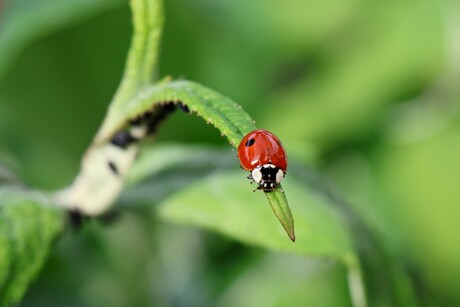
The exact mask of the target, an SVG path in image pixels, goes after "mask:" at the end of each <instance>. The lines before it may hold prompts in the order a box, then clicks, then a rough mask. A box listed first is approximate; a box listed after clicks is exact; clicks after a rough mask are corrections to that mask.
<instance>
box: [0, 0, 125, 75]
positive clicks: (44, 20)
mask: <svg viewBox="0 0 460 307" xmlns="http://www.w3.org/2000/svg"><path fill="white" fill-rule="evenodd" d="M123 3H124V1H122V0H98V1H92V0H66V1H59V0H33V1H30V0H6V2H5V3H4V4H3V7H0V17H1V18H0V79H1V78H2V76H3V74H4V73H5V72H6V70H7V69H8V67H9V65H11V63H12V62H13V60H14V57H15V56H17V55H18V54H19V53H20V51H21V50H22V49H23V48H24V47H25V46H27V44H29V43H30V42H31V41H33V40H34V39H37V38H39V37H40V36H44V35H46V34H48V33H51V32H53V31H57V30H59V29H60V28H63V27H65V26H68V25H69V24H72V23H75V22H78V21H79V20H81V19H83V18H85V17H88V16H91V15H94V14H96V13H98V12H101V11H103V10H106V9H108V8H111V7H114V6H118V5H122V4H123Z"/></svg>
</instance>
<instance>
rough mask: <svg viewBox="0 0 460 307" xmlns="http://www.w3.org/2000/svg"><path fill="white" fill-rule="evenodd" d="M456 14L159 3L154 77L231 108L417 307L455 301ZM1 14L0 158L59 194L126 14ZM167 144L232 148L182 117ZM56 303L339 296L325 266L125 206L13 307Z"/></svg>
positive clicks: (261, 0) (405, 1)
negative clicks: (229, 102)
mask: <svg viewBox="0 0 460 307" xmlns="http://www.w3.org/2000/svg"><path fill="white" fill-rule="evenodd" d="M458 12H460V4H459V3H458V1H447V0H446V1H439V0H438V1H435V0H418V1H415V0H399V1H392V0H390V1H380V2H375V1H365V0H361V1H359V0H341V1H330V0H322V1H319V0H311V1H304V0H287V1H275V0H252V1H241V0H240V1H236V0H218V1H215V0H167V1H165V16H166V22H165V28H164V35H163V43H162V47H161V56H160V69H159V72H158V75H159V76H166V75H170V76H172V77H174V78H186V79H190V80H194V81H197V82H200V83H202V84H204V85H206V86H208V87H210V88H213V89H215V90H217V91H219V92H221V93H223V94H224V95H227V96H229V97H231V98H232V99H234V100H235V101H237V102H239V103H240V104H242V105H243V107H244V108H245V109H246V111H248V113H250V114H251V115H252V116H253V117H254V118H255V119H256V121H257V125H258V126H259V127H261V128H265V129H269V130H271V131H273V132H274V133H275V134H277V135H278V136H279V137H280V139H281V140H283V143H284V145H285V147H286V148H287V150H288V153H289V156H290V157H291V158H292V159H293V160H295V161H298V162H299V164H298V165H299V167H302V165H304V166H308V167H310V168H314V169H316V170H317V171H318V172H320V173H322V174H324V175H325V177H326V178H327V180H328V182H330V183H332V185H333V186H334V189H335V191H336V192H337V193H338V194H340V195H342V197H343V198H345V199H346V200H347V202H348V203H349V204H350V205H351V206H352V208H353V210H355V211H356V212H357V213H358V215H359V216H361V217H362V218H363V219H364V220H365V221H366V224H367V225H368V226H369V227H370V228H371V229H372V230H373V231H374V232H375V233H376V234H378V238H379V240H380V244H381V245H382V246H384V248H385V249H386V250H387V251H388V253H389V254H391V255H393V256H394V258H395V259H397V262H398V264H399V265H400V266H401V267H403V268H404V270H405V272H407V273H408V280H409V284H410V286H409V288H411V289H412V290H410V291H409V292H411V293H412V294H413V296H414V299H415V302H416V305H421V306H459V305H460V239H459V234H460V223H459V222H458V218H459V217H460V188H459V187H458V185H459V182H460V161H459V157H460V114H459V110H460V108H459V102H460V87H459V86H458V84H457V83H458V82H459V80H460V23H459V19H458ZM0 14H1V15H0V161H1V162H2V163H3V164H5V165H8V166H9V168H11V169H13V170H14V172H16V173H17V174H18V177H19V178H21V180H23V181H24V182H25V183H26V184H27V185H30V186H33V187H37V188H44V189H56V188H61V187H64V186H66V185H68V184H70V182H71V181H72V179H73V177H74V176H75V174H76V173H77V171H78V168H79V162H80V158H81V155H82V154H83V152H84V150H85V148H86V147H87V146H88V145H89V143H90V142H91V139H92V137H93V135H94V134H95V132H96V131H97V129H98V125H99V124H100V123H101V121H102V119H103V117H104V114H105V111H106V108H107V106H108V103H109V102H110V99H111V97H112V95H113V93H114V91H115V89H116V88H117V86H118V82H119V80H120V78H121V74H122V71H123V65H124V59H125V56H126V53H127V49H128V46H129V42H130V35H131V25H130V12H129V7H128V4H127V3H126V2H125V1H121V0H104V1H94V2H93V1H89V0H69V1H62V2H61V1H53V0H40V1H38V0H29V1H27V0H16V1H13V0H10V1H6V2H5V3H3V7H2V8H1V11H0ZM171 141H174V142H180V143H190V144H207V145H212V146H219V147H222V146H224V148H225V150H227V151H230V147H229V146H228V145H227V144H226V142H225V140H224V139H223V138H221V137H220V135H219V133H218V131H217V130H215V129H213V128H211V127H209V126H207V125H206V124H205V123H204V122H202V121H201V120H200V119H198V118H196V117H192V116H187V115H186V114H175V115H174V116H173V117H172V118H171V119H170V120H169V121H168V122H166V123H165V124H164V126H163V128H162V129H161V132H160V135H159V136H158V138H157V142H159V143H163V142H171ZM235 165H237V161H236V159H235ZM376 278H377V279H378V276H377V277H376ZM369 300H370V306H375V305H382V306H387V305H385V303H379V304H373V300H372V297H371V298H369ZM69 302H71V303H69ZM64 304H65V305H66V306H216V305H219V306H350V304H351V302H350V298H349V294H348V288H347V280H346V273H345V271H344V268H343V267H342V266H340V265H338V264H336V263H334V262H330V261H322V260H321V259H311V260H305V259H304V258H302V259H301V258H300V257H297V256H293V255H286V254H281V253H273V252H267V251H265V250H262V249H258V248H253V247H249V246H245V245H242V244H240V243H238V242H234V241H232V240H230V239H227V238H225V237H222V236H218V235H216V234H213V233H210V232H206V231H203V230H197V229H194V228H190V227H185V226H176V225H172V224H169V223H165V222H162V221H161V220H159V219H158V218H157V217H156V216H155V214H151V215H145V214H140V213H138V212H137V213H136V212H130V213H126V214H123V215H122V217H120V218H119V219H118V220H116V222H114V223H112V224H110V225H100V224H98V223H91V224H90V225H88V226H86V227H85V228H84V229H83V230H82V231H81V232H80V233H78V234H76V233H68V234H66V235H64V237H63V238H61V239H60V240H59V242H57V245H56V248H55V250H54V251H53V252H52V254H51V258H50V259H49V261H48V262H47V264H46V267H45V269H44V270H43V271H42V273H41V275H40V276H39V278H38V280H37V281H36V282H35V283H34V285H33V286H32V288H31V289H30V291H29V293H28V294H27V296H26V298H25V300H24V302H23V303H22V305H21V306H63V305H64ZM402 305H404V304H402Z"/></svg>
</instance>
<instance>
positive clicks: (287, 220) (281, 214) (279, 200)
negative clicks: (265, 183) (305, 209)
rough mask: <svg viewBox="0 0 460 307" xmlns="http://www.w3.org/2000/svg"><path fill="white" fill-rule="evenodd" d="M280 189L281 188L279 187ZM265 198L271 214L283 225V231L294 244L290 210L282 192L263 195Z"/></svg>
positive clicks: (277, 191) (292, 220)
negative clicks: (271, 210)
mask: <svg viewBox="0 0 460 307" xmlns="http://www.w3.org/2000/svg"><path fill="white" fill-rule="evenodd" d="M280 189H282V187H281V186H280ZM265 196H267V199H268V202H269V203H270V205H271V206H272V209H273V212H274V213H275V215H276V217H277V218H278V220H279V221H280V223H281V225H283V228H284V230H286V233H287V234H288V236H289V238H290V239H291V240H292V241H293V242H294V241H295V233H294V219H293V217H292V213H291V209H289V206H288V205H287V203H288V202H287V199H286V195H285V194H284V192H282V191H280V190H276V191H273V192H271V193H265Z"/></svg>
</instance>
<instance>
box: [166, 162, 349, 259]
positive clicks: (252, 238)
mask: <svg viewBox="0 0 460 307" xmlns="http://www.w3.org/2000/svg"><path fill="white" fill-rule="evenodd" d="M241 175H242V174H241V172H232V171H229V172H220V173H219V172H217V173H214V174H212V175H209V176H208V177H206V178H204V179H202V180H200V181H199V182H197V183H195V184H192V185H190V186H189V187H187V188H185V189H182V190H181V191H179V192H178V193H176V194H174V195H172V196H171V197H169V198H168V199H167V200H165V201H164V202H163V203H162V204H161V206H160V208H159V213H160V214H161V216H162V217H164V218H167V219H169V220H172V221H174V222H180V223H185V224H191V225H196V226H200V227H204V228H207V229H210V230H213V231H216V232H219V233H222V234H225V235H228V236H230V237H233V238H235V239H238V240H240V241H242V242H245V243H248V244H251V245H257V246H262V247H265V248H269V249H273V250H281V251H288V252H292V253H296V254H301V255H307V256H323V257H331V258H334V259H337V260H340V261H344V262H347V261H348V260H347V259H348V257H350V255H354V252H353V248H352V244H351V240H350V236H349V233H348V230H347V228H346V226H345V225H344V222H343V220H342V219H341V217H340V216H339V215H338V214H337V213H336V212H333V211H332V209H331V208H330V207H328V206H327V204H325V202H326V201H325V200H324V199H321V198H319V197H315V196H314V195H312V194H311V193H308V192H307V191H305V189H304V188H303V187H301V186H299V185H298V184H296V182H295V181H293V180H289V179H288V178H286V184H285V189H286V190H287V191H288V192H289V194H290V195H292V196H291V197H292V201H291V202H292V203H293V206H292V211H293V214H294V216H296V234H297V241H296V243H292V242H289V241H288V240H286V238H285V234H284V231H283V229H282V228H281V227H280V226H279V225H277V222H276V219H275V218H274V217H273V215H272V214H271V212H270V211H271V210H270V209H269V208H268V207H267V206H266V205H265V204H264V203H265V202H264V200H263V199H264V196H263V195H261V194H262V193H253V192H252V190H251V189H250V188H249V187H248V183H247V182H245V181H244V180H242V178H241V177H242V176H241Z"/></svg>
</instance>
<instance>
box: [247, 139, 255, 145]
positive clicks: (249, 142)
mask: <svg viewBox="0 0 460 307" xmlns="http://www.w3.org/2000/svg"><path fill="white" fill-rule="evenodd" d="M255 142H256V140H255V139H249V140H248V141H247V142H246V144H244V145H245V146H246V147H249V146H252V145H254V143H255Z"/></svg>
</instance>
